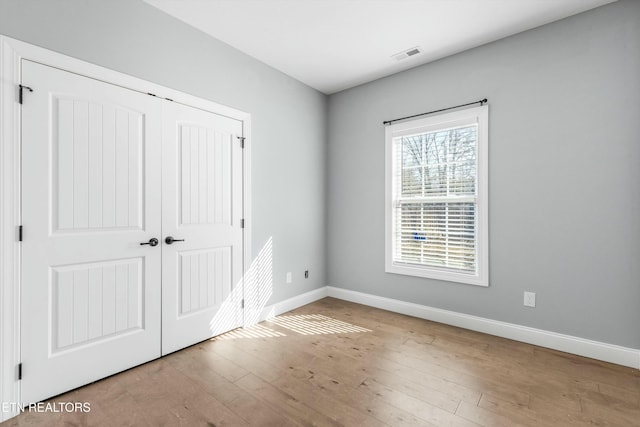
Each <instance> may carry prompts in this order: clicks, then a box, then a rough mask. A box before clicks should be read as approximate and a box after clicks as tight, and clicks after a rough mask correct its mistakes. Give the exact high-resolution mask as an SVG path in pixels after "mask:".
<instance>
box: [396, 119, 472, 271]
mask: <svg viewBox="0 0 640 427" xmlns="http://www.w3.org/2000/svg"><path fill="white" fill-rule="evenodd" d="M477 147H478V126H477V125H476V124H473V125H464V126H459V127H452V128H449V129H438V130H436V131H433V132H422V133H418V134H415V135H405V136H399V137H395V138H394V139H393V173H394V176H393V210H394V231H393V232H394V237H395V238H394V247H393V251H394V252H393V260H394V262H396V263H403V264H409V265H410V264H416V265H422V266H429V267H434V268H441V269H445V270H454V271H456V272H468V273H475V272H476V271H477V268H478V265H477V264H478V262H477V258H478V257H477V254H478V251H477V238H476V237H477V236H476V234H477V202H478V201H477V172H478V162H477Z"/></svg>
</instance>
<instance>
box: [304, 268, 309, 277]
mask: <svg viewBox="0 0 640 427" xmlns="http://www.w3.org/2000/svg"><path fill="white" fill-rule="evenodd" d="M304 278H305V279H308V278H309V270H305V271H304Z"/></svg>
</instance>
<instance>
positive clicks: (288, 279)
mask: <svg viewBox="0 0 640 427" xmlns="http://www.w3.org/2000/svg"><path fill="white" fill-rule="evenodd" d="M287 283H291V272H290V271H289V272H287Z"/></svg>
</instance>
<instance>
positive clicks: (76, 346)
mask: <svg viewBox="0 0 640 427" xmlns="http://www.w3.org/2000/svg"><path fill="white" fill-rule="evenodd" d="M22 78H23V82H25V84H28V85H29V86H32V87H33V88H34V92H33V93H30V94H29V98H28V102H25V103H24V105H23V108H22V134H23V136H22V150H23V153H22V158H23V168H22V170H23V183H22V185H23V191H22V199H23V200H22V211H23V225H24V227H25V232H24V235H25V239H24V241H23V244H22V253H23V269H22V295H21V301H22V302H21V304H22V308H21V318H22V326H21V340H22V363H23V367H24V377H23V381H22V401H23V402H34V401H39V400H42V399H45V398H48V397H50V396H53V395H56V394H59V393H61V392H64V391H67V390H69V389H72V388H75V387H78V386H80V385H83V384H86V383H89V382H91V381H94V380H96V379H99V378H103V377H105V376H108V375H111V374H113V373H116V372H119V371H122V370H124V369H127V368H130V367H132V366H135V365H138V364H140V363H144V362H146V361H148V360H151V359H154V358H157V357H159V356H160V338H159V337H160V333H161V332H160V326H161V325H160V318H161V313H160V308H161V307H160V304H161V297H160V291H161V275H160V271H161V264H160V262H161V246H156V247H152V246H150V245H144V246H141V245H140V243H141V242H147V241H148V240H149V239H150V238H152V237H157V238H158V239H159V238H160V237H161V220H160V218H161V202H160V185H161V184H160V183H161V176H160V174H161V169H160V168H161V156H160V155H161V152H160V148H159V144H160V140H161V101H160V100H158V99H156V98H153V97H150V96H148V95H143V94H140V93H138V92H134V91H130V90H127V89H123V88H121V87H118V86H114V85H110V84H107V83H104V82H100V81H97V80H93V79H90V78H86V77H82V76H79V75H76V74H73V73H69V72H65V71H61V70H58V69H55V68H51V67H47V66H44V65H40V64H36V63H33V62H30V61H26V60H24V61H23V63H22ZM154 146H155V147H156V148H154Z"/></svg>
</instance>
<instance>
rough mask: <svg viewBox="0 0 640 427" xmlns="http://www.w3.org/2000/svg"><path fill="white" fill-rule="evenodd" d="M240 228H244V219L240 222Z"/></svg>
mask: <svg viewBox="0 0 640 427" xmlns="http://www.w3.org/2000/svg"><path fill="white" fill-rule="evenodd" d="M240 228H244V218H243V219H241V220H240Z"/></svg>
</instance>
